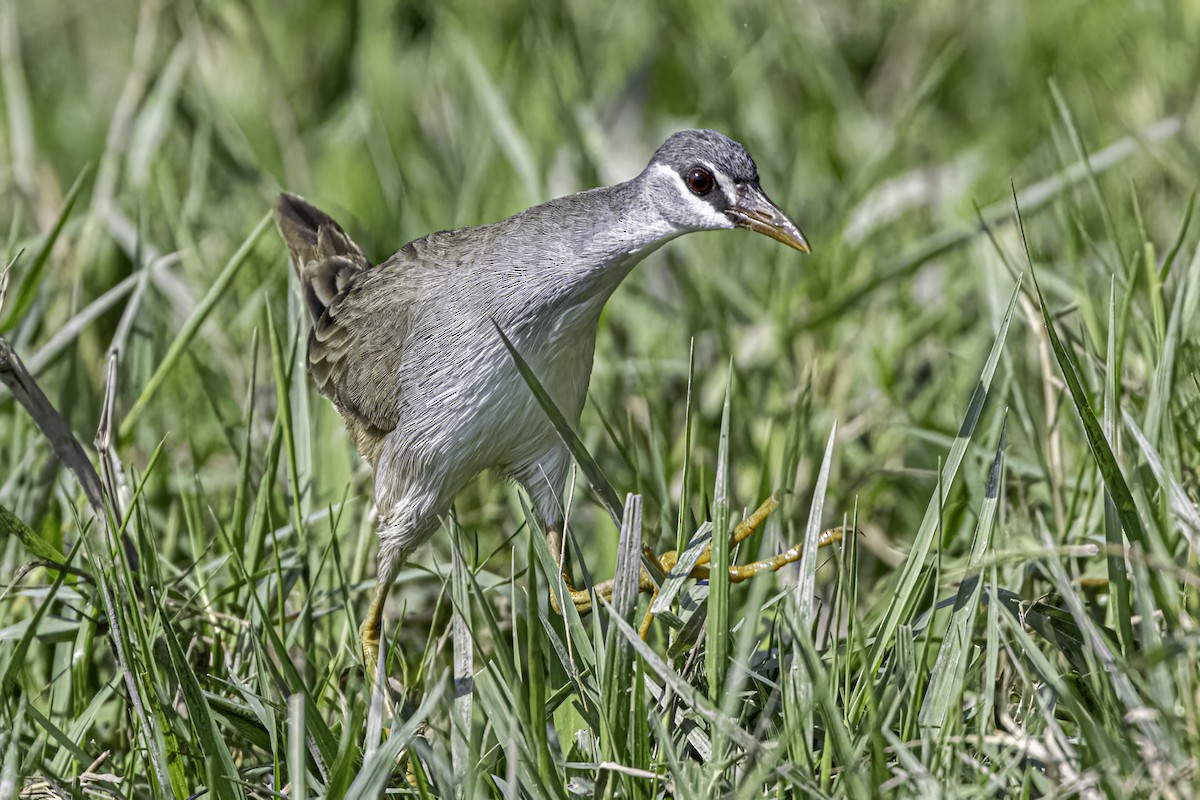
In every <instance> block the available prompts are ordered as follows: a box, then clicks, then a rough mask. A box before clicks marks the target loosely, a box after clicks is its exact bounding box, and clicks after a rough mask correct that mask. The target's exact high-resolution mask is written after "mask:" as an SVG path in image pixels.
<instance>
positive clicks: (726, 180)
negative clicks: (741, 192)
mask: <svg viewBox="0 0 1200 800" xmlns="http://www.w3.org/2000/svg"><path fill="white" fill-rule="evenodd" d="M700 163H702V164H703V165H704V166H705V168H706V169H708V171H709V172H711V173H712V174H713V177H714V178H716V179H717V186H720V187H721V191H722V192H724V193H725V199H726V200H727V201H729V205H731V206H732V205H734V204H735V203H737V187H736V186H734V184H733V181H732V180H731V179H730V177H729V176H728V175H726V174H725V173H724V172H722V171H721V170H719V169H717V168H716V167H714V166H713V165H712V163H711V162H709V161H701V162H700Z"/></svg>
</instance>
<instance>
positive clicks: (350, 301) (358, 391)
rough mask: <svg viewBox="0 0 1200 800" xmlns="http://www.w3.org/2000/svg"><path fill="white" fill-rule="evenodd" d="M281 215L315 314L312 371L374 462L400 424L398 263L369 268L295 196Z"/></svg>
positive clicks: (336, 228) (280, 207)
mask: <svg viewBox="0 0 1200 800" xmlns="http://www.w3.org/2000/svg"><path fill="white" fill-rule="evenodd" d="M276 218H277V220H278V222H279V230H280V232H281V233H282V234H283V238H284V241H285V242H286V243H287V246H288V251H289V252H290V253H291V256H292V264H293V266H294V267H295V269H296V275H297V276H298V277H299V279H300V286H301V288H302V290H303V292H304V299H305V302H306V303H307V304H308V310H309V313H310V314H311V315H312V318H313V328H312V332H311V333H310V334H309V336H308V372H309V374H310V375H312V377H313V381H314V382H315V383H316V384H317V388H318V389H319V390H320V392H321V394H323V395H324V396H325V397H328V398H329V399H330V400H331V401H333V405H334V407H335V408H336V409H337V410H338V413H339V414H341V415H342V418H343V419H344V420H345V421H346V427H347V429H349V431H350V434H351V435H352V436H353V437H354V443H355V445H356V446H357V447H358V452H359V453H360V454H361V455H362V456H363V458H365V459H367V461H369V462H370V463H371V465H372V466H374V465H375V463H376V462H377V461H378V459H379V451H380V449H381V448H382V446H383V439H384V437H385V436H386V435H387V434H388V433H389V432H390V431H392V430H393V429H394V428H395V427H396V422H397V418H398V415H399V406H400V388H399V380H398V372H399V369H400V361H401V351H402V348H403V341H404V338H405V335H406V334H407V331H408V322H407V320H408V315H407V313H406V307H407V305H408V304H407V302H406V301H405V297H404V294H403V292H401V291H389V288H398V287H389V281H388V280H387V277H388V276H389V274H390V273H391V272H392V271H393V269H394V267H389V266H380V267H376V268H375V269H371V268H370V263H369V262H368V261H367V259H366V257H365V256H364V255H363V254H362V251H361V250H360V249H359V248H358V245H356V244H355V243H354V242H353V241H352V240H351V239H350V237H349V236H347V235H346V232H345V231H343V230H342V228H341V226H340V225H338V224H337V223H336V222H335V221H334V220H333V219H332V218H330V217H329V216H328V215H327V214H325V213H323V212H322V211H320V210H318V209H317V208H315V207H314V206H312V205H310V204H309V203H307V202H305V201H304V200H303V199H302V198H300V197H297V196H296V195H291V194H281V195H280V196H279V201H278V204H277V205H276Z"/></svg>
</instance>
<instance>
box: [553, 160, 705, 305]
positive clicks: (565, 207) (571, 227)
mask: <svg viewBox="0 0 1200 800" xmlns="http://www.w3.org/2000/svg"><path fill="white" fill-rule="evenodd" d="M540 208H543V209H547V210H548V214H549V215H550V218H549V220H548V221H549V222H550V223H551V224H552V225H553V226H554V227H555V228H557V229H558V231H559V232H560V233H559V235H552V236H549V237H547V238H548V239H553V240H555V244H554V245H553V246H552V247H553V248H554V249H557V250H558V252H557V253H555V257H553V258H549V259H545V260H543V263H544V264H546V269H547V270H548V273H549V274H547V275H546V276H545V277H546V278H547V279H548V280H550V281H553V282H554V283H555V284H556V285H557V289H556V291H555V293H556V294H559V295H560V296H561V297H563V299H564V300H566V299H569V300H571V301H574V302H579V301H583V300H593V299H594V300H595V301H596V302H598V303H599V305H600V306H603V304H604V302H605V301H607V300H608V298H609V296H610V295H611V294H612V293H613V292H614V291H616V288H617V287H618V286H619V285H620V283H621V281H623V280H624V279H625V277H626V276H627V275H629V273H630V272H631V271H632V270H633V268H634V267H635V266H636V265H637V264H638V262H640V261H641V260H642V259H643V258H645V257H646V256H648V255H649V254H650V253H652V252H654V251H655V250H657V249H658V248H659V247H661V246H662V245H663V244H665V243H666V242H667V241H669V240H671V239H673V238H674V237H676V236H678V235H679V234H681V233H683V232H684V231H682V230H678V229H676V228H675V227H674V226H673V225H671V224H670V223H668V222H667V221H666V220H665V219H662V218H661V216H660V215H659V213H658V209H657V207H656V206H655V204H653V203H652V202H650V201H649V198H648V197H646V195H645V187H644V183H643V181H642V179H641V176H639V177H638V178H634V179H633V180H631V181H626V182H625V183H619V184H616V185H615V186H606V187H603V188H600V189H592V190H590V191H587V192H581V193H579V194H575V195H571V196H569V197H563V198H559V199H558V200H552V201H551V202H550V203H547V204H546V205H545V206H541V207H540ZM562 234H565V235H562Z"/></svg>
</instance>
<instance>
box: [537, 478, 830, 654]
mask: <svg viewBox="0 0 1200 800" xmlns="http://www.w3.org/2000/svg"><path fill="white" fill-rule="evenodd" d="M777 508H779V501H778V500H776V499H775V497H773V496H772V497H768V498H767V499H766V500H765V501H763V504H762V505H760V506H759V507H758V508H757V509H756V510H755V511H754V513H753V514H751V515H750V516H748V517H746V519H744V520H742V521H741V522H740V523H738V525H737V527H736V528H734V530H733V535H732V536H731V537H730V543H729V546H730V548H731V549H732V548H733V547H735V546H736V545H737V544H739V543H740V542H742V541H745V540H746V539H747V538H749V537H750V535H751V534H753V533H754V532H755V531H756V530H758V528H759V526H761V525H762V523H763V522H764V521H766V519H767V517H769V516H770V515H771V513H772V512H773V511H775V509H777ZM843 535H844V531H843V529H842V528H840V527H839V528H830V529H829V530H827V531H825V532H824V533H822V534H821V535H820V536H819V537H818V538H817V547H825V546H827V545H830V544H834V543H835V542H840V541H841V540H842V536H843ZM803 552H804V546H803V545H800V544H797V545H793V546H792V547H789V548H788V549H787V550H785V551H784V552H782V553H780V554H778V555H775V556H771V557H770V558H764V559H761V560H759V561H753V562H751V563H749V564H741V565H737V564H734V565H732V566H730V567H729V580H730V581H731V582H732V583H741V582H742V581H745V580H749V579H750V578H753V577H754V576H755V575H758V574H759V573H761V572H775V571H777V570H780V569H782V568H783V567H785V566H787V565H788V564H792V563H794V562H796V561H799V560H800V557H801V555H803ZM645 553H646V557H647V558H649V559H650V560H651V561H653V562H654V563H656V564H658V567H659V569H660V570H662V572H663V574H670V573H671V570H673V569H674V568H675V565H676V564H677V563H678V562H679V553H678V552H677V551H675V550H669V551H667V552H666V553H663V554H662V555H661V556H660V555H655V553H654V552H653V551H652V550H650V549H649V548H646V551H645ZM711 561H712V545H711V544H709V545H708V546H707V547H705V548H704V551H703V552H702V553H701V554H700V557H699V558H698V559H696V563H695V565H694V566H693V567H692V569H691V571H690V572H689V573H688V577H689V578H694V579H696V580H706V579H708V578H709V577H710V575H711V567H710V566H709V564H710V562H711ZM562 579H563V587H564V589H565V590H566V593H565V597H569V598H570V600H571V602H572V603H573V604H574V605H575V610H576V611H578V612H579V613H580V614H586V613H588V612H589V611H591V610H592V604H593V603H592V594H593V593H595V594H596V595H598V596H600V597H603V598H604V599H606V600H607V599H610V598H611V597H612V593H613V581H611V580H607V581H603V582H602V583H598V584H596V585H595V586H593V587H592V588H591V590H590V591H589V590H587V589H575V588H573V587H572V586H571V581H570V578H568V577H567V574H566V573H565V572H564V573H563V574H562ZM638 591H641V592H646V593H649V594H657V593H658V586H657V584H655V583H654V581H653V580H652V579H651V577H650V575H649V573H647V572H646V570H645V569H643V570H642V572H641V576H640V579H639V581H638ZM550 606H551V607H552V608H553V609H554V611H555V613H557V614H561V613H562V610H561V608H560V606H559V597H558V595H557V594H556V593H555V591H554V590H553V589H551V591H550ZM653 621H654V615H653V614H651V613H650V611H649V609H647V611H646V615H645V616H644V617H643V618H642V624H641V625H640V626H638V633H639V634H641V637H642V638H643V639H645V638H646V636H647V634H648V633H649V631H650V623H651V622H653Z"/></svg>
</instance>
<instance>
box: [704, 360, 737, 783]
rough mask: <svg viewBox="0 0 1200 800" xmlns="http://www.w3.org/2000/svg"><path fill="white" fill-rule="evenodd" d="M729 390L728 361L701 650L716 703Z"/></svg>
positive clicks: (722, 626) (725, 654)
mask: <svg viewBox="0 0 1200 800" xmlns="http://www.w3.org/2000/svg"><path fill="white" fill-rule="evenodd" d="M732 391H733V361H730V362H729V371H728V373H727V374H726V377H725V403H724V405H723V406H722V410H721V438H720V441H719V443H718V445H717V474H716V482H715V483H714V485H713V540H712V561H711V562H710V564H711V568H710V569H709V573H708V574H709V579H708V622H707V631H706V634H705V650H704V668H705V672H706V673H707V675H708V699H709V700H710V701H711V702H712V703H713V704H719V703H720V702H721V699H722V698H723V697H724V696H725V673H726V671H727V670H728V669H729V564H730V555H729V416H730V409H731V406H732V402H731V395H732ZM718 761H719V759H718Z"/></svg>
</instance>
